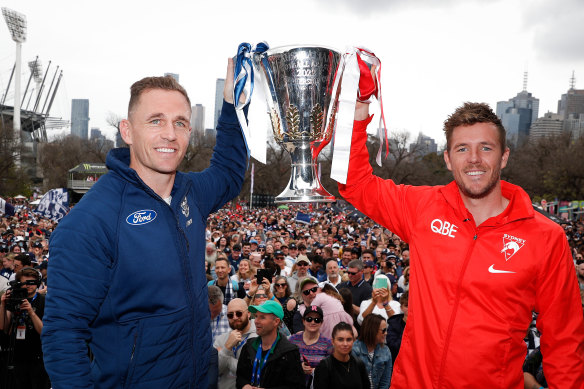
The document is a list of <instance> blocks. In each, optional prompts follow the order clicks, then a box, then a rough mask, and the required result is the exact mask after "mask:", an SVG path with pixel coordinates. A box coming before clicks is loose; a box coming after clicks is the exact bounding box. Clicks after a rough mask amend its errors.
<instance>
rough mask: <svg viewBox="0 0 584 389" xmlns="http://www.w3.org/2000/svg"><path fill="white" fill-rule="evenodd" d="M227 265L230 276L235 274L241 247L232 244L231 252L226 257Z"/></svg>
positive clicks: (239, 259)
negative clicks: (228, 265) (229, 268)
mask: <svg viewBox="0 0 584 389" xmlns="http://www.w3.org/2000/svg"><path fill="white" fill-rule="evenodd" d="M227 259H229V263H230V264H231V275H233V274H235V273H236V272H237V269H238V268H239V261H241V259H242V257H241V246H240V245H239V244H234V245H233V248H232V250H231V254H229V256H228V257H227Z"/></svg>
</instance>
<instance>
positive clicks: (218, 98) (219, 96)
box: [213, 78, 225, 129]
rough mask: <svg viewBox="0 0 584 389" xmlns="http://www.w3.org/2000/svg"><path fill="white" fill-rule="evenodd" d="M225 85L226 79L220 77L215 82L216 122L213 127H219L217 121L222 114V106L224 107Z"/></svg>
mask: <svg viewBox="0 0 584 389" xmlns="http://www.w3.org/2000/svg"><path fill="white" fill-rule="evenodd" d="M224 86H225V79H224V78H218V79H217V81H216V83H215V122H214V123H213V128H214V129H217V122H218V121H219V116H220V115H221V107H223V87H224Z"/></svg>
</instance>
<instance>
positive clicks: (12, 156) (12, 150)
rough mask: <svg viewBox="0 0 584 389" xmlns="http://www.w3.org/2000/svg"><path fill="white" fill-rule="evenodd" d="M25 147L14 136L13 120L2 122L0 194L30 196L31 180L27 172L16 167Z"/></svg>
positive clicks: (0, 121) (0, 128)
mask: <svg viewBox="0 0 584 389" xmlns="http://www.w3.org/2000/svg"><path fill="white" fill-rule="evenodd" d="M22 151H23V146H22V144H21V143H20V142H18V140H17V139H16V137H15V136H14V130H13V128H12V121H11V120H0V194H1V195H2V196H12V195H17V194H23V195H29V194H30V193H31V192H32V191H31V189H30V188H31V180H30V178H29V177H28V176H27V175H26V173H25V171H24V170H23V169H21V168H20V167H19V166H17V165H16V161H17V160H20V156H21V154H22Z"/></svg>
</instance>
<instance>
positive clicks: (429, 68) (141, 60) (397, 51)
mask: <svg viewBox="0 0 584 389" xmlns="http://www.w3.org/2000/svg"><path fill="white" fill-rule="evenodd" d="M171 3H172V5H173V6H169V7H164V8H163V9H160V10H157V11H156V13H153V12H152V11H150V9H152V8H151V6H154V4H155V3H154V2H148V1H146V2H143V3H140V6H139V7H137V6H136V5H135V4H120V3H119V2H118V3H114V2H109V1H105V2H103V3H100V4H93V3H89V4H85V5H83V6H81V5H80V4H78V3H75V2H72V1H63V2H61V3H60V4H59V5H58V6H54V5H50V4H46V3H44V2H40V1H38V0H33V1H30V2H26V3H22V2H19V1H17V0H8V1H5V2H4V3H3V4H2V5H3V6H6V7H9V8H12V9H14V10H16V11H18V12H21V13H23V14H25V15H26V17H27V21H28V38H27V41H26V42H25V43H24V44H23V46H22V53H23V63H24V62H25V61H31V60H33V59H34V57H35V56H36V55H39V58H40V59H41V60H42V61H43V63H47V62H48V61H49V60H52V61H53V63H54V64H57V65H59V66H61V69H62V70H63V74H64V77H63V82H62V85H61V89H60V90H59V93H58V96H57V98H56V101H55V105H54V107H53V110H52V112H51V113H52V114H53V115H55V116H60V117H63V118H68V117H70V112H69V111H70V105H71V100H72V99H73V98H87V99H89V100H91V107H90V112H89V116H90V117H91V121H90V123H89V125H90V126H91V127H99V128H100V129H101V130H102V132H103V133H104V134H107V135H108V138H110V139H111V138H113V133H114V131H113V129H112V128H108V126H107V123H106V116H107V114H108V112H113V113H115V114H118V115H121V116H125V110H126V109H127V101H128V98H129V86H130V85H131V83H133V82H134V81H136V80H137V79H139V78H141V77H143V76H148V75H163V74H164V73H165V72H168V71H169V70H172V71H173V72H175V73H177V74H180V80H181V83H182V84H183V86H185V88H186V89H187V91H188V92H189V96H190V98H191V103H192V104H193V105H196V104H202V105H203V106H205V107H206V110H207V112H209V114H207V115H205V116H206V117H205V119H206V120H205V127H206V128H211V127H212V123H213V121H214V115H212V114H210V112H212V110H214V98H215V90H216V80H217V79H218V78H224V77H225V65H226V59H227V58H228V57H231V56H233V55H234V54H235V52H236V49H237V45H238V44H239V43H240V42H243V41H247V42H251V43H257V42H258V41H261V40H267V41H268V43H269V44H270V45H271V46H272V47H276V46H282V45H288V44H298V43H305V44H308V43H314V44H319V45H326V46H331V47H335V48H337V49H340V50H343V49H344V48H345V47H346V46H348V45H351V44H358V43H361V44H363V45H365V46H366V47H368V48H370V49H371V50H373V51H374V52H375V53H376V54H377V56H378V57H379V58H380V59H381V61H382V70H381V74H382V92H383V101H384V110H385V116H386V119H387V125H388V128H389V130H390V131H395V130H397V131H402V130H407V131H408V132H409V133H410V141H414V140H415V137H416V136H417V134H418V133H420V132H421V133H423V134H424V135H426V136H429V137H431V138H434V139H435V140H436V142H437V143H438V144H439V145H441V144H443V143H444V142H443V135H442V123H443V121H444V120H445V119H446V117H447V116H448V115H449V114H450V113H452V112H453V111H454V109H455V108H456V107H457V106H460V105H461V104H462V103H463V102H464V101H480V102H486V103H488V104H490V105H491V107H492V108H493V110H495V108H496V103H497V102H498V101H502V100H506V99H508V98H509V97H511V96H514V95H516V94H517V93H518V92H520V91H521V90H522V82H523V73H524V72H525V71H526V70H528V71H529V82H528V85H527V91H528V92H530V93H532V94H533V95H534V96H536V97H537V98H538V99H539V100H540V104H539V117H541V116H543V115H544V114H545V113H546V112H548V111H550V112H556V111H557V102H558V100H559V99H560V98H561V95H562V94H565V93H566V92H567V91H568V89H569V87H570V78H571V77H572V71H575V77H576V82H575V87H576V89H584V53H583V52H582V51H581V50H579V49H578V48H580V47H583V46H584V26H583V25H582V23H580V22H579V21H580V20H581V19H582V17H584V4H583V3H581V2H579V1H576V0H560V1H557V2H554V3H553V4H552V3H550V2H545V1H533V2H526V1H523V0H510V1H505V2H503V1H502V0H493V1H487V0H470V1H461V0H449V1H444V2H440V5H435V3H434V2H431V1H428V0H418V1H412V2H400V1H387V2H381V1H378V0H372V1H368V2H361V3H359V4H356V3H355V4H353V3H352V2H350V1H349V0H339V1H337V2H334V6H333V5H332V4H329V2H325V1H324V0H314V1H309V0H301V1H299V2H297V3H296V4H295V6H294V7H290V9H289V10H287V12H286V17H285V18H283V17H280V16H279V15H280V13H279V12H280V11H274V10H273V6H271V5H270V3H269V2H267V1H263V0H261V1H258V2H257V3H256V4H254V7H249V8H245V7H244V9H240V10H238V11H237V12H235V11H230V10H229V9H230V8H233V7H236V3H234V2H232V1H228V2H227V3H221V4H216V3H203V4H192V3H187V2H183V1H171ZM230 4H231V6H230ZM177 9H179V10H181V12H178V13H177V12H176V10H177ZM566 9H569V10H570V12H566ZM55 10H58V11H59V12H54V11H55ZM47 15H53V16H52V17H50V18H49V17H47ZM80 15H91V17H86V16H84V17H80ZM154 15H155V16H156V18H153V16H154ZM477 15H480V17H477ZM219 21H220V22H221V23H218V22H219ZM244 21H245V22H244ZM296 21H301V22H302V23H301V24H300V25H299V26H296V24H297V23H296V24H295V23H294V22H296ZM104 23H107V25H108V28H106V29H104V28H102V27H101V26H102V25H103V24H104ZM242 23H243V24H245V28H243V29H242V28H241V26H242ZM219 25H220V27H218V26H219ZM346 26H354V28H346ZM136 31H139V33H136ZM73 32H74V33H73ZM209 40H210V41H211V43H212V44H207V43H208V41H209ZM72 47H74V48H75V50H71V48H72ZM0 48H2V50H1V52H2V54H3V55H2V56H0V87H1V88H3V89H4V88H5V87H6V85H7V79H8V77H9V72H10V70H11V68H12V64H13V62H14V50H13V48H14V46H13V42H12V41H11V39H10V36H9V34H8V31H7V29H6V27H5V26H4V27H2V28H0ZM27 71H28V69H24V68H23V75H22V77H23V78H24V77H25V76H26V75H27V73H26V72H27ZM578 79H580V80H582V81H578ZM9 98H10V96H9ZM262 103H263V102H262ZM67 106H69V107H67ZM376 116H377V117H378V115H376Z"/></svg>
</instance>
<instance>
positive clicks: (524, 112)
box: [497, 73, 539, 146]
mask: <svg viewBox="0 0 584 389" xmlns="http://www.w3.org/2000/svg"><path fill="white" fill-rule="evenodd" d="M538 113H539V99H537V98H535V97H533V96H532V94H531V93H529V92H527V73H525V75H524V79H523V90H522V91H521V92H519V93H518V94H517V96H515V97H513V98H511V99H509V100H508V101H499V102H497V116H498V117H499V119H501V122H502V123H503V127H505V130H506V131H507V140H508V141H509V142H510V143H511V144H513V145H515V146H520V145H522V144H524V143H525V142H526V141H527V140H528V137H529V128H530V127H531V124H532V123H534V122H535V121H536V120H537V117H538Z"/></svg>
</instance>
